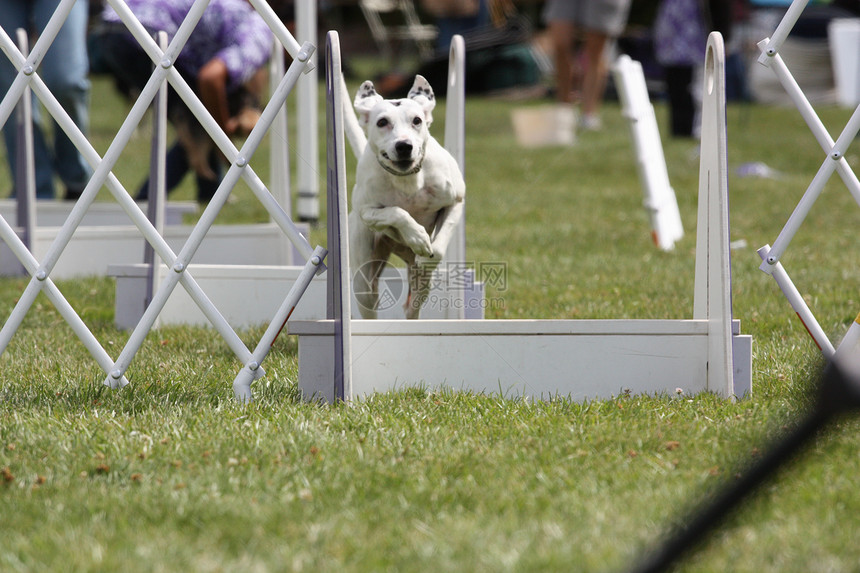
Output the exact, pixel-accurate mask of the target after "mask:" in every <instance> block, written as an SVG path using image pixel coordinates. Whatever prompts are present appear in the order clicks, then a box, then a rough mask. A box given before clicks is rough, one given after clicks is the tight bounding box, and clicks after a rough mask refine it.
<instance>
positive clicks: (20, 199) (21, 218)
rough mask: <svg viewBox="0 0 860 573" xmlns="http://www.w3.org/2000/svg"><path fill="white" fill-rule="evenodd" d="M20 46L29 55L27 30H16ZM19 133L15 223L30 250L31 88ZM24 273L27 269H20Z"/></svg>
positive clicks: (24, 98)
mask: <svg viewBox="0 0 860 573" xmlns="http://www.w3.org/2000/svg"><path fill="white" fill-rule="evenodd" d="M16 35H17V40H18V48H19V49H20V50H21V54H23V55H24V57H27V55H28V54H29V51H30V46H29V41H28V40H27V32H26V30H23V29H20V28H19V29H18V30H17V31H16ZM15 123H16V132H15V137H16V138H17V140H18V143H17V146H16V154H17V157H15V167H16V169H15V171H16V173H17V177H16V178H15V189H16V197H17V207H16V208H17V221H16V222H15V223H16V226H17V227H18V228H19V229H21V240H22V241H23V242H24V244H25V245H26V246H27V248H28V249H32V248H33V240H34V236H33V234H34V233H35V229H36V160H35V157H34V151H33V101H32V93H31V91H30V89H29V88H27V89H25V90H24V95H23V96H22V97H21V101H20V102H19V103H18V108H17V110H16V113H15ZM21 272H22V274H23V273H24V268H23V267H22V268H21Z"/></svg>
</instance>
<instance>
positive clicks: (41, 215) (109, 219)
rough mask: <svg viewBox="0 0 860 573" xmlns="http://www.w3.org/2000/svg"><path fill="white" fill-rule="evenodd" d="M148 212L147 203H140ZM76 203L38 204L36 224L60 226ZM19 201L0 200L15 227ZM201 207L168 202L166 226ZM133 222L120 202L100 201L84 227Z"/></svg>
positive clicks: (0, 212) (89, 212)
mask: <svg viewBox="0 0 860 573" xmlns="http://www.w3.org/2000/svg"><path fill="white" fill-rule="evenodd" d="M138 205H139V206H140V208H141V209H142V210H143V212H144V213H146V209H147V203H146V202H143V203H138ZM74 206H75V203H74V202H72V201H52V200H51V201H48V200H44V201H43V200H37V201H36V225H38V226H40V227H59V226H61V225H62V224H63V223H65V222H66V219H68V218H69V213H70V212H71V210H72V207H74ZM17 208H18V207H17V202H16V201H15V200H14V199H2V200H0V215H2V216H3V218H4V219H6V221H8V222H9V224H10V225H12V226H13V227H14V226H15V225H16V224H17V221H18V212H17ZM199 210H200V207H199V206H198V205H197V203H195V202H194V201H168V202H167V204H166V205H165V206H164V224H165V225H180V224H182V217H183V216H184V215H188V214H191V213H196V212H197V211H199ZM131 224H132V221H131V219H130V218H129V216H128V215H127V214H126V212H125V211H123V210H122V207H120V205H119V204H118V203H107V202H97V203H93V204H92V205H90V207H89V208H88V209H87V212H86V214H85V215H84V218H83V220H82V221H81V225H87V226H90V225H131Z"/></svg>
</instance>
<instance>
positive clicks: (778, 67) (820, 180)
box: [758, 0, 860, 358]
mask: <svg viewBox="0 0 860 573" xmlns="http://www.w3.org/2000/svg"><path fill="white" fill-rule="evenodd" d="M807 4H809V0H794V1H793V2H792V3H791V6H789V8H788V10H787V11H786V13H785V15H784V16H783V19H782V21H781V22H780V23H779V25H778V26H777V28H776V30H775V31H774V33H773V37H771V38H765V39H764V40H762V41H761V42H759V43H758V47H759V49H760V50H761V55H760V56H759V58H758V62H759V63H760V64H762V65H764V66H767V67H769V68H770V69H771V70H773V72H774V74H776V77H777V78H778V79H779V82H780V83H781V84H782V86H783V88H784V89H785V91H786V93H787V94H788V96H789V97H790V98H791V101H792V103H794V105H795V106H796V107H797V109H798V111H799V112H800V115H801V116H802V117H803V119H804V121H805V122H806V124H807V126H808V127H809V129H810V131H812V134H813V135H814V136H815V139H816V141H817V142H818V145H820V146H821V149H822V150H823V151H824V153H825V159H824V161H823V162H822V164H821V167H820V168H819V169H818V172H817V173H816V174H815V177H814V178H813V179H812V181H811V182H810V184H809V187H808V188H807V190H806V192H805V193H804V194H803V197H802V198H801V199H800V201H799V202H798V204H797V206H796V207H795V209H794V211H793V212H792V214H791V216H790V217H789V219H788V221H787V222H786V224H785V226H784V227H783V229H782V231H781V232H780V233H779V236H778V237H777V238H776V240H775V241H774V243H773V246H770V245H764V246H763V247H761V248H760V249H759V250H758V253H759V256H760V257H761V258H762V263H761V266H760V267H759V268H760V269H761V270H762V271H764V272H765V273H767V274H769V275H771V276H773V278H774V279H775V280H776V282H777V284H778V285H779V287H780V289H781V290H782V291H783V294H785V296H786V298H787V299H788V301H789V303H790V304H791V306H792V308H793V309H794V311H795V312H796V313H797V315H798V317H799V318H800V320H801V321H802V322H803V324H804V326H805V327H806V329H807V331H808V332H809V334H810V335H811V336H812V338H813V340H814V341H815V343H816V344H817V345H818V347H819V348H820V349H821V351H822V352H823V353H824V355H825V357H827V358H830V357H831V356H832V355H833V354H834V352H835V349H834V346H833V344H832V343H831V342H830V340H829V339H828V338H827V335H826V334H825V333H824V331H823V330H822V328H821V326H820V325H819V324H818V321H817V320H816V319H815V316H814V315H813V314H812V311H811V310H810V309H809V307H808V306H807V304H806V302H805V301H804V300H803V297H802V296H801V295H800V293H799V292H798V290H797V288H795V286H794V284H793V283H792V281H791V279H790V278H789V276H788V273H787V272H786V271H785V269H784V268H783V267H782V264H781V263H780V258H781V257H782V255H783V254H784V253H785V251H786V249H787V248H788V245H789V243H790V242H791V240H792V238H794V235H795V234H796V233H797V231H798V229H800V226H801V225H802V224H803V221H804V220H805V219H806V216H807V215H808V214H809V212H810V210H811V209H812V205H813V204H814V203H815V201H816V200H817V199H818V196H819V195H820V194H821V192H822V190H823V189H824V186H825V184H826V183H827V182H828V181H829V180H830V177H831V176H832V175H833V173H834V172H836V173H838V174H839V177H840V178H841V179H842V181H843V182H844V183H845V186H846V187H847V188H848V191H849V192H850V193H851V195H852V197H854V200H855V201H856V202H857V203H858V205H860V181H858V179H857V175H855V173H854V172H853V170H852V169H851V166H850V165H849V164H848V161H846V160H845V152H846V150H847V149H848V146H849V145H850V144H851V143H852V141H854V139H855V138H856V137H857V133H858V131H860V106H858V107H857V108H856V109H855V110H854V113H853V115H852V116H851V118H850V119H849V120H848V123H847V124H846V126H845V128H844V129H843V130H842V133H841V134H839V137H838V138H837V140H836V141H835V142H834V141H833V138H832V137H831V136H830V134H829V133H828V132H827V129H826V128H825V127H824V124H823V123H822V121H821V119H819V117H818V114H817V113H816V112H815V110H814V109H813V108H812V105H811V104H810V102H809V100H808V99H807V97H806V95H805V94H804V93H803V90H802V89H801V88H800V86H799V85H798V84H797V81H795V79H794V77H793V76H792V75H791V72H790V71H789V69H788V66H787V65H786V64H785V62H784V61H783V59H782V58H781V57H780V55H779V51H780V48H781V47H782V45H783V43H784V42H785V40H786V39H787V38H788V35H789V34H790V33H791V31H792V29H793V28H794V26H795V24H796V23H797V20H798V19H799V18H800V16H801V14H802V13H803V10H804V9H805V8H806V6H807ZM845 49H846V50H849V51H850V50H854V52H853V57H854V58H857V57H858V55H857V52H856V50H857V48H856V47H852V46H846V47H845ZM858 320H859V321H860V315H859V316H858ZM851 328H852V330H857V329H860V324H858V322H856V321H855V323H854V324H852V326H851ZM856 334H857V333H856V332H854V333H852V336H851V339H852V340H853V339H856V336H855V335H856Z"/></svg>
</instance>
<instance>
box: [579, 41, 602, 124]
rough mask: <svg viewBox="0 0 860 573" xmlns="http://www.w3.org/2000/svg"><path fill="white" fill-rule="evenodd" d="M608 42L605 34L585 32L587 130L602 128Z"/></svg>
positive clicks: (584, 118) (583, 121)
mask: <svg viewBox="0 0 860 573" xmlns="http://www.w3.org/2000/svg"><path fill="white" fill-rule="evenodd" d="M607 40H608V38H607V36H606V34H604V33H603V32H598V31H595V30H587V31H586V32H585V45H584V46H583V50H584V55H585V75H584V77H583V80H582V126H583V128H585V129H598V128H599V127H600V116H599V114H600V104H601V102H602V101H603V92H604V90H605V89H606V78H607V73H608V70H607V67H606V57H605V54H604V52H605V50H606V44H607Z"/></svg>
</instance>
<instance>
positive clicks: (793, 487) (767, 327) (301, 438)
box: [0, 81, 860, 572]
mask: <svg viewBox="0 0 860 573" xmlns="http://www.w3.org/2000/svg"><path fill="white" fill-rule="evenodd" d="M94 101H97V102H98V103H99V105H95V106H94V107H93V130H92V131H93V137H94V140H95V145H96V147H97V149H98V150H99V151H100V152H103V151H104V149H106V148H107V146H108V145H109V143H110V140H111V138H112V134H113V133H115V131H116V129H117V127H118V125H119V122H120V121H121V119H122V117H123V115H124V113H125V110H126V108H125V104H123V103H122V102H121V101H120V100H118V99H117V98H115V96H114V95H113V94H112V92H111V91H110V88H109V86H108V85H107V84H105V83H104V82H101V81H97V82H96V97H94ZM443 103H444V102H443ZM539 103H545V102H535V104H539ZM519 105H531V104H525V103H510V102H504V101H496V100H488V99H470V100H469V101H468V103H467V185H468V226H467V233H468V253H469V259H470V261H472V262H474V263H475V264H478V263H482V262H501V263H504V264H505V265H506V266H507V281H506V283H505V288H504V289H499V288H496V287H491V288H490V292H488V293H487V295H488V296H489V297H494V298H497V299H499V300H501V301H503V303H504V304H503V305H501V306H499V307H498V308H492V309H490V310H489V311H488V316H490V317H493V318H523V317H532V318H634V319H635V318H689V317H691V316H692V304H693V301H692V291H693V268H694V259H695V253H694V250H695V223H696V194H697V181H698V158H697V157H696V146H695V144H694V143H692V142H689V141H681V140H668V139H667V140H665V141H664V148H665V155H666V158H667V163H668V166H669V171H670V177H671V180H672V184H673V187H674V189H675V192H676V194H677V197H678V202H679V207H680V209H681V214H682V218H683V221H684V226H685V229H686V236H685V238H684V239H683V240H681V241H680V242H679V244H678V245H677V248H676V250H675V251H674V252H672V253H663V252H660V251H658V250H656V249H655V248H654V246H653V245H652V244H651V240H650V229H649V224H648V219H647V216H646V213H645V211H644V209H643V208H642V191H641V186H640V183H639V179H638V174H637V172H636V166H635V162H634V158H633V155H632V146H631V144H630V140H629V137H628V131H627V126H626V124H625V122H624V120H623V118H622V117H621V115H620V112H619V109H618V107H617V105H616V104H614V103H611V102H610V103H608V104H607V106H606V108H605V116H604V121H605V129H604V130H603V131H601V132H599V133H585V134H580V138H579V142H578V144H577V146H576V147H575V148H572V149H560V148H547V149H537V150H523V149H521V148H519V147H518V146H517V145H516V141H515V139H514V136H513V130H512V127H511V124H510V119H509V114H510V111H511V110H512V109H513V108H514V107H516V106H519ZM657 111H658V115H659V120H660V122H661V126H662V125H665V108H664V107H663V106H662V105H661V104H658V105H657ZM819 111H820V113H821V114H822V117H823V119H824V121H825V123H826V125H828V127H829V129H830V130H831V132H832V133H833V134H834V135H835V134H837V133H838V132H839V131H841V129H842V126H844V124H845V122H846V121H847V119H848V117H849V114H850V113H849V111H848V110H842V109H836V108H824V109H821V110H819ZM435 115H436V118H437V121H436V124H435V125H434V127H433V129H434V131H435V133H437V134H441V133H443V128H444V125H443V124H444V113H443V110H441V109H440V110H438V111H437V113H436V114H435ZM728 125H729V165H730V168H731V169H734V168H736V167H737V166H738V165H739V164H741V163H743V162H747V161H763V162H765V163H767V164H768V165H770V166H771V167H773V168H774V169H777V170H778V171H780V172H781V173H782V174H783V177H782V178H781V179H779V180H764V179H752V178H738V177H736V176H734V175H732V176H731V177H730V188H731V198H730V199H731V217H732V240H734V241H740V240H744V241H746V246H745V247H740V248H738V249H737V250H735V251H733V261H732V262H733V291H734V292H733V297H734V301H733V302H734V312H735V317H737V318H739V319H741V321H742V328H743V330H744V331H745V332H747V333H751V334H752V335H753V339H754V346H753V352H754V356H753V384H754V392H755V394H754V396H753V397H752V398H751V399H747V400H742V401H739V402H734V403H733V402H729V401H726V400H722V399H719V398H717V397H714V396H712V395H700V396H680V397H678V396H619V397H617V398H615V399H611V400H602V401H593V402H588V403H577V402H572V401H569V400H565V399H557V400H553V401H551V402H536V403H534V402H527V401H522V400H503V399H499V398H497V397H493V396H484V395H469V394H458V393H451V392H448V391H432V390H428V389H421V388H418V389H410V390H403V391H400V392H393V393H388V394H381V395H375V396H372V397H370V398H368V399H367V400H364V401H361V402H358V403H357V404H355V405H353V406H350V407H347V406H344V405H335V406H320V405H313V404H305V403H303V402H302V401H301V400H300V398H299V396H298V391H297V387H296V382H295V380H296V375H297V356H296V354H297V352H296V342H295V340H293V339H290V338H289V337H281V338H279V339H278V343H277V345H276V347H275V349H274V350H273V352H272V353H271V354H270V355H269V357H268V359H267V362H266V368H267V371H268V376H267V377H266V378H265V379H264V380H262V381H260V382H258V383H257V384H256V385H255V392H256V396H257V401H256V402H255V403H254V404H253V405H251V406H249V407H246V408H242V407H240V406H238V405H237V404H236V403H235V402H234V400H233V397H232V388H231V382H232V380H233V377H234V376H235V374H236V372H237V371H238V369H239V367H240V365H239V364H238V363H237V361H236V360H235V358H234V357H233V356H232V354H231V352H230V351H229V349H228V348H227V346H226V344H224V343H223V341H221V340H220V338H219V337H218V335H217V334H215V333H214V331H212V330H208V329H196V328H173V327H172V328H162V329H160V330H157V331H155V332H153V333H152V334H151V335H150V336H149V337H148V339H147V340H146V342H145V343H144V346H143V348H142V349H141V351H140V353H139V355H138V356H137V357H136V359H135V361H134V362H133V363H132V366H131V368H130V369H129V372H128V375H129V378H130V379H131V381H132V383H131V384H130V385H129V386H128V387H126V388H124V389H123V390H121V391H114V390H109V389H107V388H105V387H104V386H102V384H101V382H102V380H103V378H104V374H103V373H101V372H100V371H99V370H98V368H97V366H96V365H95V364H94V362H93V360H92V359H91V357H89V355H88V354H87V353H86V351H85V350H84V349H83V347H82V345H81V344H80V343H79V342H78V341H77V339H76V338H75V337H74V335H73V334H72V333H71V331H70V329H69V328H68V327H67V326H65V324H64V322H63V320H62V318H61V317H60V316H59V314H58V313H57V312H56V311H55V310H54V309H53V307H52V306H51V304H50V302H49V301H48V300H47V299H46V298H45V297H44V296H43V295H40V297H39V299H38V300H37V302H36V304H35V305H34V307H33V310H31V312H30V313H29V315H28V316H27V318H26V319H25V321H24V325H23V327H22V328H21V330H20V331H19V332H18V333H17V334H16V335H15V337H14V338H13V340H12V342H11V344H10V345H9V347H8V348H7V349H6V351H5V352H4V354H3V355H2V357H0V366H2V371H1V372H0V468H5V469H3V474H2V476H0V482H2V483H0V508H2V510H0V516H2V518H0V539H2V541H0V570H2V571H53V570H56V571H118V570H122V571H356V572H364V571H463V572H472V571H488V572H490V571H492V572H496V571H540V572H544V571H617V570H624V569H625V568H626V567H628V566H629V565H630V564H631V563H632V562H633V561H634V560H635V559H636V557H637V555H639V554H640V552H641V551H642V550H644V549H645V548H646V547H647V546H648V545H649V544H650V543H652V542H653V541H655V540H656V539H657V538H658V537H659V535H660V533H661V532H662V531H664V530H665V529H666V528H667V527H669V526H670V525H671V524H672V523H674V522H675V520H677V519H678V517H679V516H680V515H682V514H683V512H685V511H686V510H687V509H689V508H690V507H691V505H692V504H693V503H694V502H695V500H697V499H700V498H701V496H703V495H707V493H708V492H711V491H713V490H714V489H715V488H717V487H719V486H720V484H722V483H724V481H725V480H732V479H733V476H734V475H735V474H736V473H737V472H738V471H740V470H741V469H742V467H743V465H744V463H745V460H747V459H749V458H751V457H755V456H756V455H758V454H759V453H760V452H761V451H762V450H763V449H764V448H765V447H766V445H767V444H768V443H769V441H770V439H771V438H772V437H773V436H774V435H777V434H779V433H780V432H784V431H785V430H786V429H787V428H789V427H791V424H792V423H793V420H794V419H795V417H796V416H797V415H798V413H800V412H802V411H803V410H804V409H805V408H806V407H807V405H808V402H809V400H808V395H807V391H808V389H809V387H810V384H811V381H812V379H813V378H814V376H815V375H816V373H817V372H818V370H819V367H820V365H821V362H822V360H821V358H820V354H819V353H818V351H817V349H816V348H815V347H814V345H813V344H812V343H811V341H810V338H809V337H808V335H807V334H806V332H805V331H804V330H803V328H802V326H801V325H800V324H799V322H798V321H797V319H796V317H794V315H793V313H792V311H791V309H790V307H789V305H788V303H787V302H786V301H785V299H784V298H783V297H782V295H781V294H780V293H779V291H778V288H777V287H776V285H775V283H774V282H773V280H772V279H770V278H769V277H767V276H766V275H764V274H763V273H761V272H760V271H759V270H758V264H759V260H758V256H757V255H756V254H755V249H756V248H758V247H759V246H761V245H762V244H764V243H772V242H773V241H774V240H775V238H776V236H777V234H778V233H779V231H780V229H781V227H782V225H783V224H784V223H785V221H786V219H787V218H788V215H789V214H790V213H791V211H792V209H793V208H794V205H795V204H796V203H797V201H798V200H799V198H800V196H801V195H802V193H803V192H804V190H805V189H806V186H807V185H808V183H809V181H810V180H811V179H812V176H813V175H814V173H815V171H816V170H817V169H818V167H819V166H820V164H821V162H822V161H823V153H822V152H821V151H820V150H818V149H817V148H816V144H815V142H814V140H813V138H812V137H811V135H810V134H809V132H808V130H806V128H805V126H803V125H802V122H801V121H800V119H799V118H798V116H797V113H796V112H794V111H792V110H788V109H779V108H768V107H761V106H755V105H749V106H736V105H733V106H731V107H730V108H729V110H728ZM135 145H136V147H135V148H134V150H133V151H129V152H128V153H127V156H128V158H127V159H126V155H124V156H123V157H124V160H123V161H121V163H120V165H119V166H118V167H117V171H118V176H119V177H120V179H121V180H122V181H123V182H124V184H125V185H126V186H127V187H128V188H129V189H134V188H136V185H137V184H138V183H139V180H140V179H141V178H142V176H143V174H144V172H145V171H146V163H147V160H146V158H147V157H148V155H147V153H148V152H147V150H146V148H147V145H148V144H147V143H146V136H145V130H142V135H141V136H140V137H139V139H136V140H135ZM857 145H858V144H857V142H855V143H854V144H853V145H852V147H851V148H850V150H849V153H848V161H849V163H850V164H851V165H852V166H853V168H854V169H855V170H858V169H860V149H858V146H857ZM323 157H324V155H323ZM348 159H349V161H348V163H349V167H348V170H349V172H351V171H352V168H353V166H354V162H353V161H352V160H351V158H348ZM252 165H253V166H254V168H255V169H256V170H257V172H258V173H260V174H261V176H262V177H263V178H264V179H267V169H268V167H267V165H266V154H265V151H264V150H261V152H260V153H259V154H258V155H257V156H255V157H254V159H253V161H252ZM3 169H5V166H4V167H3ZM2 176H3V175H2V174H0V189H4V188H5V187H4V185H6V184H5V183H3V179H2ZM322 179H323V175H321V178H320V181H321V184H322ZM7 180H8V179H7ZM101 193H102V195H100V200H109V197H108V194H107V192H106V191H102V192H101ZM236 195H237V199H236V201H234V202H233V203H231V204H230V205H229V206H228V208H227V209H226V211H225V213H224V214H223V215H222V222H225V223H236V222H251V221H259V220H265V213H264V212H263V211H262V209H260V208H259V207H258V206H257V205H256V204H255V203H254V201H253V199H252V198H251V196H250V192H248V191H247V190H246V189H241V188H240V189H239V190H237V192H236ZM176 197H177V198H185V199H190V198H192V197H193V188H192V187H191V186H190V185H186V186H184V187H183V188H182V189H180V190H179V191H178V192H177V195H176ZM858 217H860V209H858V206H857V205H856V203H855V202H854V201H853V199H852V198H851V196H850V194H849V193H848V192H847V191H846V190H845V187H844V186H843V185H842V184H841V182H839V181H838V179H834V180H833V182H832V183H831V184H829V185H828V187H827V189H826V190H825V192H824V193H823V194H822V197H821V199H820V200H819V202H818V203H817V204H816V205H815V207H814V209H813V212H812V213H811V215H810V218H809V220H808V221H807V222H806V223H805V225H804V226H803V228H802V230H801V231H800V233H798V235H797V237H796V238H795V239H794V241H793V242H792V245H791V247H790V248H789V250H788V252H787V254H786V256H785V257H784V259H783V263H784V264H785V266H786V269H787V270H788V272H789V273H790V274H791V276H792V278H793V279H794V280H795V282H796V284H797V286H798V287H799V288H800V290H801V292H803V293H804V295H805V296H806V297H807V300H808V302H809V303H810V305H811V307H812V309H813V312H815V314H816V316H817V317H818V319H819V321H820V322H821V324H822V327H823V328H824V330H825V331H826V332H827V333H828V334H830V335H831V336H832V337H833V338H834V340H838V339H839V337H841V336H842V334H843V333H844V332H845V330H846V329H847V327H848V325H849V324H850V322H851V321H852V320H853V319H854V317H855V316H856V314H857V312H858V310H860V298H858V294H857V290H856V284H857V282H858V280H857V279H858V273H860V271H858V269H860V260H858V257H860V255H858V249H857V248H856V239H855V236H854V233H853V232H852V230H853V229H854V228H856V223H857V219H858ZM324 240H325V239H324V230H323V229H321V228H320V229H315V230H314V233H313V241H312V242H314V243H323V242H324ZM25 284H26V283H25V281H23V280H22V279H12V278H6V279H2V280H0V316H3V317H4V320H5V317H6V316H8V313H9V312H10V311H11V309H12V307H13V306H14V304H15V301H16V300H17V298H18V297H19V296H20V294H21V292H22V291H23V288H24V286H25ZM59 286H60V289H61V290H62V292H63V293H64V294H65V295H66V297H67V298H68V299H69V301H70V302H71V304H72V305H73V306H74V307H75V308H76V309H78V310H79V312H81V314H82V316H83V318H84V320H85V321H86V322H87V324H88V325H89V326H90V328H91V329H92V330H93V332H94V334H95V335H96V337H97V338H98V339H99V341H100V342H101V343H102V344H103V346H104V347H105V348H106V349H107V350H108V352H109V353H111V355H112V356H116V355H117V354H118V353H119V350H120V349H121V348H122V346H123V344H124V342H125V340H126V338H127V336H128V335H127V333H124V332H121V331H117V330H116V329H115V328H114V327H113V297H114V294H113V288H114V285H113V283H112V281H111V280H109V279H104V278H92V279H86V280H80V281H62V282H60V283H59ZM260 335H261V331H260V330H249V331H244V332H242V333H241V336H242V338H243V340H244V341H245V342H246V344H248V345H251V344H253V343H254V342H255V341H256V340H257V339H258V338H259V336H260ZM858 429H860V427H858V423H857V421H856V420H853V419H845V420H841V421H840V422H839V423H838V424H836V425H834V426H833V427H832V428H831V429H830V431H829V432H828V435H827V436H826V439H824V440H821V441H820V442H819V443H817V444H816V445H815V446H814V447H813V448H812V449H811V451H810V452H808V455H807V456H806V457H805V458H804V459H803V461H802V463H799V464H795V465H794V466H792V467H791V468H789V469H787V470H786V471H784V472H782V473H781V474H780V475H779V476H778V477H779V479H778V480H776V481H774V482H772V483H771V484H769V485H768V486H767V487H766V488H764V490H763V492H762V495H760V496H758V497H756V498H754V499H753V500H752V501H751V502H750V503H749V504H747V506H746V507H745V510H744V511H743V512H742V513H740V514H738V515H737V516H736V517H734V518H733V519H732V521H731V522H730V524H729V527H728V528H726V529H725V530H723V531H721V532H720V533H719V534H717V535H715V536H714V537H713V538H712V539H710V541H709V543H708V544H707V545H706V546H705V547H704V548H703V550H702V551H701V552H699V553H697V554H696V555H695V556H694V557H693V558H692V559H691V560H690V561H689V562H687V563H686V564H685V567H684V570H687V571H720V572H722V571H780V572H782V571H854V570H856V566H857V563H858V562H860V549H858V547H857V544H856V539H857V537H858V534H860V527H858V521H857V519H856V516H857V514H858V511H860V494H858V493H857V488H856V484H855V483H854V482H855V480H854V479H853V476H856V475H858V474H860V456H858V455H857V451H858V446H860V439H858V437H857V436H858V435H860V432H858Z"/></svg>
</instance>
